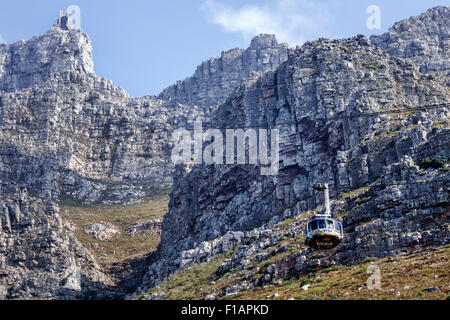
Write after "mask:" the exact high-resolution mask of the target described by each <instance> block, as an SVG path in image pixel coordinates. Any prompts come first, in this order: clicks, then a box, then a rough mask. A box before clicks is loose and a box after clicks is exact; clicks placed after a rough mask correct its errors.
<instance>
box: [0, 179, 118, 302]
mask: <svg viewBox="0 0 450 320" xmlns="http://www.w3.org/2000/svg"><path fill="white" fill-rule="evenodd" d="M58 212H59V208H58V206H57V205H56V204H54V203H52V202H48V201H44V200H41V199H39V198H34V197H31V196H29V195H28V192H27V189H26V188H25V187H24V186H19V187H18V186H14V185H12V184H11V183H3V184H2V186H1V190H0V300H3V299H29V298H36V297H39V298H42V299H91V298H114V297H116V296H117V295H120V294H123V292H122V293H121V291H120V289H118V288H116V287H115V286H114V281H113V280H112V279H111V278H110V277H109V276H108V275H106V274H105V273H104V272H103V270H102V268H101V267H100V266H99V265H98V264H97V263H96V261H95V259H94V257H93V256H92V254H91V253H90V252H89V251H88V250H86V249H85V248H84V247H83V246H82V245H81V244H80V243H79V242H78V241H77V239H75V237H74V236H73V234H72V226H71V225H70V224H67V223H66V222H64V221H62V219H61V217H60V216H59V214H58Z"/></svg>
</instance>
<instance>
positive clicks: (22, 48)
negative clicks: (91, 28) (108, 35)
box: [0, 14, 94, 92]
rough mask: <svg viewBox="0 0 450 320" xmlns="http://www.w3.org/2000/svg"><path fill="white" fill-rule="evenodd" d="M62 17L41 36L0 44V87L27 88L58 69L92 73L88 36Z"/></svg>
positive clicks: (58, 70) (6, 88) (12, 89)
mask: <svg viewBox="0 0 450 320" xmlns="http://www.w3.org/2000/svg"><path fill="white" fill-rule="evenodd" d="M65 18H68V17H67V14H66V15H64V14H63V15H60V17H59V18H58V19H57V20H56V22H55V25H54V26H53V27H52V28H51V29H50V30H49V31H47V32H46V33H45V34H44V35H42V36H39V37H33V38H31V39H29V40H27V41H25V40H20V41H17V42H15V43H12V44H6V45H0V90H2V91H9V92H10V91H14V90H22V89H25V88H30V87H33V86H35V85H36V84H40V83H42V82H44V81H47V80H48V79H49V78H50V77H51V76H52V75H54V74H58V73H62V72H75V73H83V74H91V73H94V61H93V56H92V43H91V40H90V39H89V37H88V35H87V34H86V33H84V32H83V31H82V30H78V29H73V28H72V27H71V23H70V20H68V19H65Z"/></svg>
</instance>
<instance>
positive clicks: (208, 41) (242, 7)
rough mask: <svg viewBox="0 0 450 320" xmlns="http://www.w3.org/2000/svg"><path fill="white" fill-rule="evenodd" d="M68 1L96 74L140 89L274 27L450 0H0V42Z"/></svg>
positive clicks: (351, 28) (305, 29)
mask: <svg viewBox="0 0 450 320" xmlns="http://www.w3.org/2000/svg"><path fill="white" fill-rule="evenodd" d="M73 4H74V5H78V6H79V7H80V9H81V27H82V29H83V30H84V31H86V32H87V33H88V34H89V36H90V37H91V39H92V42H93V45H94V60H95V70H96V72H97V74H99V75H102V76H105V77H107V78H108V79H111V80H112V81H113V82H114V84H116V85H120V86H121V87H123V88H125V89H126V90H127V91H128V92H129V93H130V94H131V95H132V96H142V95H146V94H153V93H158V92H160V91H161V90H162V89H163V88H165V87H167V86H168V85H170V84H172V83H174V82H175V81H176V80H182V79H184V78H185V77H187V76H190V75H191V74H192V73H193V72H194V71H195V68H196V66H197V65H198V64H200V63H201V62H202V61H203V60H206V59H208V58H210V57H212V56H218V55H220V53H221V51H222V50H227V49H231V48H235V47H240V48H246V47H247V46H248V44H249V41H250V39H251V37H252V36H254V35H256V34H259V33H276V34H277V38H279V40H283V41H285V42H289V43H290V45H292V46H294V45H296V44H299V43H301V42H304V41H307V40H315V39H317V38H319V37H325V38H345V37H350V36H353V35H356V34H365V35H371V34H380V33H383V32H385V31H387V29H388V28H389V27H390V26H391V25H392V24H393V23H394V22H396V21H398V20H402V19H405V18H409V17H410V16H414V15H418V14H420V13H422V12H424V11H426V9H428V8H431V7H434V6H437V5H449V4H450V0H427V1H423V0H395V1H393V0H367V1H366V0H279V1H270V0H246V1H237V0H166V1H148V0H127V1H123V0H80V1H77V0H69V1H66V0H41V1H32V0H14V1H12V0H8V1H2V3H1V4H0V42H14V41H17V40H20V39H28V38H31V37H32V36H34V35H39V34H42V33H44V32H45V31H47V30H48V29H49V28H50V27H51V26H52V24H53V22H54V20H55V18H56V16H57V15H58V13H59V10H60V9H66V8H67V7H68V6H69V5H73ZM370 5H377V6H379V7H380V9H381V29H380V30H369V29H368V28H367V26H366V21H367V19H368V17H369V14H367V13H366V9H367V7H369V6H370ZM280 38H281V39H280Z"/></svg>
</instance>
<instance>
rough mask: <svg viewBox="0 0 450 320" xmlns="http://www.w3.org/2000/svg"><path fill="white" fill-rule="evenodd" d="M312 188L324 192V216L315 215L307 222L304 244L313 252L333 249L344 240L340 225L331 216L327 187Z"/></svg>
mask: <svg viewBox="0 0 450 320" xmlns="http://www.w3.org/2000/svg"><path fill="white" fill-rule="evenodd" d="M314 188H315V189H317V190H323V191H324V198H325V214H317V215H315V216H314V218H312V219H311V220H310V221H309V222H308V224H307V226H306V240H305V243H306V245H308V246H309V247H311V248H313V249H315V250H328V249H333V248H335V247H337V246H338V245H339V244H340V243H341V242H342V240H343V239H344V231H343V229H342V223H341V222H340V221H337V220H334V219H333V218H332V216H331V209H330V197H329V193H328V185H327V184H325V185H318V186H315V187H314Z"/></svg>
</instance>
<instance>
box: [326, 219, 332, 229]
mask: <svg viewBox="0 0 450 320" xmlns="http://www.w3.org/2000/svg"><path fill="white" fill-rule="evenodd" d="M327 228H329V229H333V220H327Z"/></svg>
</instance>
